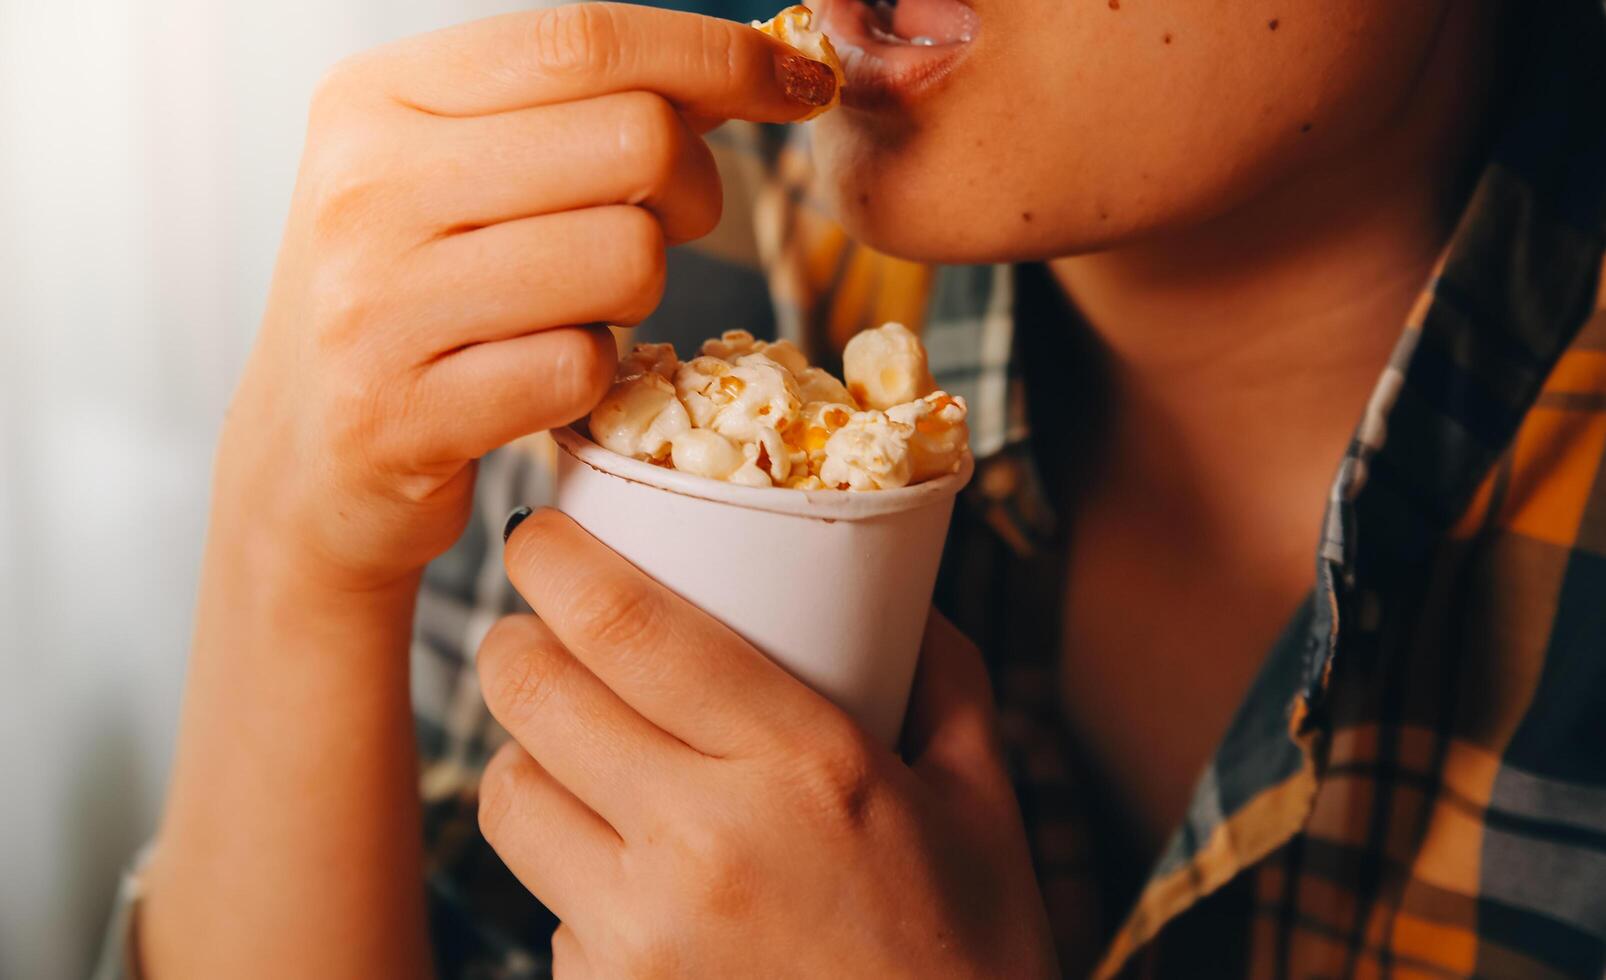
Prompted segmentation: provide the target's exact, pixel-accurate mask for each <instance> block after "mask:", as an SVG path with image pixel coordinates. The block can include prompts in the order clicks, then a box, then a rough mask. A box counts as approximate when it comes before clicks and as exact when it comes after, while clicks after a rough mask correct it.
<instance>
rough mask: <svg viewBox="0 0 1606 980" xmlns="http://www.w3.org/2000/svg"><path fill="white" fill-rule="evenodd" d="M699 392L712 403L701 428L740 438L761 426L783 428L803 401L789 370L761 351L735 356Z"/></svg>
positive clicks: (751, 435) (748, 438)
mask: <svg viewBox="0 0 1606 980" xmlns="http://www.w3.org/2000/svg"><path fill="white" fill-rule="evenodd" d="M699 360H701V358H699ZM702 395H703V397H705V398H707V399H708V402H709V405H710V406H711V407H712V414H711V415H710V416H709V420H708V422H707V423H706V424H705V425H704V428H709V429H713V430H714V431H716V432H718V433H719V434H720V435H723V436H728V437H730V438H732V439H738V440H741V441H743V442H747V441H751V440H754V439H757V438H759V431H760V430H761V429H772V430H777V429H781V428H784V427H785V426H786V425H788V424H789V423H790V422H791V421H792V419H793V418H794V417H795V416H796V415H797V410H798V409H799V408H801V407H802V405H803V399H802V398H801V397H800V396H799V395H798V392H797V382H796V381H794V380H793V379H792V374H791V372H789V371H787V370H786V368H783V367H781V366H780V365H779V364H776V363H775V362H774V361H772V360H770V359H769V358H768V357H765V356H764V355H763V354H743V355H742V356H741V357H738V358H737V359H736V364H735V365H734V366H733V367H731V369H730V370H729V371H727V372H726V373H724V374H721V375H720V376H719V378H718V380H716V381H715V382H714V383H713V384H712V385H710V386H708V387H707V388H706V389H705V390H704V391H703V392H702Z"/></svg>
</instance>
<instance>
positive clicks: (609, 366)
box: [552, 328, 618, 416]
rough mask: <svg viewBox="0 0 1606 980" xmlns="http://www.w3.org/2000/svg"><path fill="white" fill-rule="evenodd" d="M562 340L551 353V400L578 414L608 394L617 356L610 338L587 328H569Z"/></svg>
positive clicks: (587, 409)
mask: <svg viewBox="0 0 1606 980" xmlns="http://www.w3.org/2000/svg"><path fill="white" fill-rule="evenodd" d="M563 340H564V342H563V343H562V344H560V345H558V348H557V350H556V351H555V352H554V353H553V355H552V378H553V389H552V399H553V401H554V403H556V404H557V405H559V406H561V407H563V409H564V410H565V411H566V412H574V413H575V414H576V416H578V415H580V414H583V413H585V412H587V411H590V410H591V408H592V406H594V405H596V404H597V402H599V401H601V400H602V396H603V395H605V394H607V392H608V388H609V386H611V385H612V384H613V372H614V366H615V364H616V362H617V359H618V357H617V352H616V350H615V348H614V345H613V340H612V338H611V337H608V338H598V337H597V336H596V335H595V334H594V333H593V332H592V331H591V330H588V329H585V328H580V329H575V330H572V331H568V332H567V333H566V335H565V336H564V338H563Z"/></svg>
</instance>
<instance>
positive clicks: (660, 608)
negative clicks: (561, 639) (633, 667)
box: [570, 576, 668, 649]
mask: <svg viewBox="0 0 1606 980" xmlns="http://www.w3.org/2000/svg"><path fill="white" fill-rule="evenodd" d="M570 603H571V606H570V608H571V615H572V616H573V621H574V624H575V628H576V629H577V630H579V631H580V632H581V633H583V634H584V635H586V636H588V637H590V638H591V640H592V642H594V643H596V644H598V645H600V646H603V647H606V648H610V649H634V648H636V647H645V646H651V645H653V644H654V642H655V640H656V639H657V638H658V637H659V636H661V635H662V634H663V633H664V631H665V630H667V629H668V623H667V622H666V619H667V610H666V609H665V608H664V602H663V600H662V598H660V597H659V596H658V595H657V594H656V593H654V592H652V591H650V590H648V589H645V588H642V587H640V586H639V585H634V584H630V583H626V582H621V581H619V579H618V578H617V577H615V576H600V577H597V578H594V579H591V580H589V581H586V582H583V583H581V584H579V585H578V586H576V588H575V590H574V592H573V593H572V594H571V596H570Z"/></svg>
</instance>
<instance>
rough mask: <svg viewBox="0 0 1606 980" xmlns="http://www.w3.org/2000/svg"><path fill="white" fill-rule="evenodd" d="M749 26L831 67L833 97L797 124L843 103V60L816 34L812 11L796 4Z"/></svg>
mask: <svg viewBox="0 0 1606 980" xmlns="http://www.w3.org/2000/svg"><path fill="white" fill-rule="evenodd" d="M752 26H753V27H755V28H757V29H758V30H760V31H763V32H764V33H765V34H768V35H769V36H770V37H773V38H775V39H776V40H777V41H780V42H782V43H783V44H789V45H791V46H792V47H794V48H796V49H798V50H799V51H801V52H803V54H805V55H807V56H808V57H810V58H812V59H814V60H815V61H819V62H823V63H824V64H826V65H827V66H829V67H830V69H831V74H833V75H835V76H836V91H835V92H833V93H832V95H831V101H830V102H828V103H826V104H825V105H822V106H820V107H819V108H818V109H815V110H814V111H813V112H811V113H809V114H808V115H806V116H804V117H803V118H802V119H800V120H798V121H799V122H807V121H808V120H810V119H813V118H814V117H816V116H818V115H820V114H821V113H825V112H829V111H830V110H832V109H834V108H836V107H837V105H838V104H839V103H840V102H841V101H842V88H843V86H845V85H846V84H847V82H848V76H847V75H846V74H844V73H843V71H842V59H841V58H839V57H837V53H836V48H834V47H832V46H831V39H830V38H828V37H826V36H825V35H824V34H823V33H821V32H820V31H818V30H815V28H814V11H812V10H810V9H809V8H807V7H805V6H803V5H802V4H798V5H795V6H791V7H787V8H786V9H785V10H782V11H781V12H780V13H778V14H776V15H775V16H774V17H771V18H770V19H769V20H767V21H764V22H762V23H760V22H759V21H756V20H755V21H753V22H752Z"/></svg>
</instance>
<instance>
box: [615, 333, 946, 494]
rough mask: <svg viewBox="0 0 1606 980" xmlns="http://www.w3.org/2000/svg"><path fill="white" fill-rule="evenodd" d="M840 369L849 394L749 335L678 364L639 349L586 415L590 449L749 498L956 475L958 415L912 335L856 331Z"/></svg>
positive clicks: (723, 340) (647, 347) (658, 351)
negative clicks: (765, 490)
mask: <svg viewBox="0 0 1606 980" xmlns="http://www.w3.org/2000/svg"><path fill="white" fill-rule="evenodd" d="M843 361H844V365H845V367H846V369H847V376H848V381H849V384H847V385H844V384H843V383H842V382H841V381H839V380H838V379H837V378H835V377H834V376H832V375H831V373H830V372H828V371H826V370H824V369H823V368H819V367H813V366H810V365H809V363H808V360H807V358H805V357H804V355H803V352H802V351H801V350H799V349H798V348H797V345H795V344H792V343H790V342H788V341H784V340H783V341H768V342H767V341H762V340H758V339H757V338H755V337H754V336H753V335H752V334H751V333H748V332H747V331H746V330H727V331H725V332H724V333H723V334H721V335H720V336H719V337H717V338H715V339H713V340H709V341H707V342H705V343H704V344H703V345H702V347H701V353H700V354H699V355H698V356H697V357H694V358H692V359H691V360H689V361H685V362H681V361H680V360H679V359H678V358H677V357H676V356H675V351H674V349H673V348H672V347H671V346H670V345H668V344H637V345H636V346H635V347H634V348H633V349H632V350H631V351H630V352H629V353H627V354H625V355H624V356H623V357H621V358H620V359H619V369H618V371H617V372H616V373H615V380H614V385H613V387H612V389H610V390H609V392H608V394H607V396H606V397H604V398H603V400H602V402H601V403H600V404H598V405H597V407H596V409H595V410H593V411H592V413H591V420H590V426H591V437H592V438H593V439H595V440H596V442H597V443H598V444H599V445H601V446H603V447H604V448H606V449H609V450H612V451H613V452H617V453H620V454H622V455H626V456H632V457H634V458H636V459H641V460H647V461H649V462H652V463H656V464H658V465H660V466H672V467H673V468H675V469H677V470H680V471H681V472H684V473H691V474H693V475H694V476H701V477H706V478H708V479H711V480H724V481H727V482H730V483H738V484H741V485H744V486H751V487H787V488H790V489H796V490H889V489H893V488H896V487H902V486H907V485H908V484H910V483H918V482H921V481H923V480H929V479H935V478H938V477H941V476H944V475H946V474H949V473H954V472H957V471H958V469H959V466H960V465H961V463H962V462H963V459H964V454H965V452H966V442H967V440H968V438H969V435H970V433H969V429H968V427H967V425H966V416H967V414H968V413H967V406H966V405H965V400H964V399H963V398H959V397H956V396H952V395H949V394H947V393H946V392H942V391H937V390H936V385H935V384H934V383H933V382H932V379H931V374H930V371H929V370H928V369H927V367H926V355H925V350H924V348H922V347H921V346H920V341H919V339H918V338H917V337H916V336H915V335H914V334H913V333H911V332H909V330H908V329H906V328H905V327H903V326H901V325H900V324H896V323H888V324H886V325H884V326H881V327H879V328H877V329H875V330H868V331H865V332H864V333H861V334H859V335H858V336H857V337H855V338H854V339H853V340H852V341H851V342H850V343H849V344H848V348H847V350H846V351H845V352H844V356H843ZM904 396H907V397H904Z"/></svg>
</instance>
